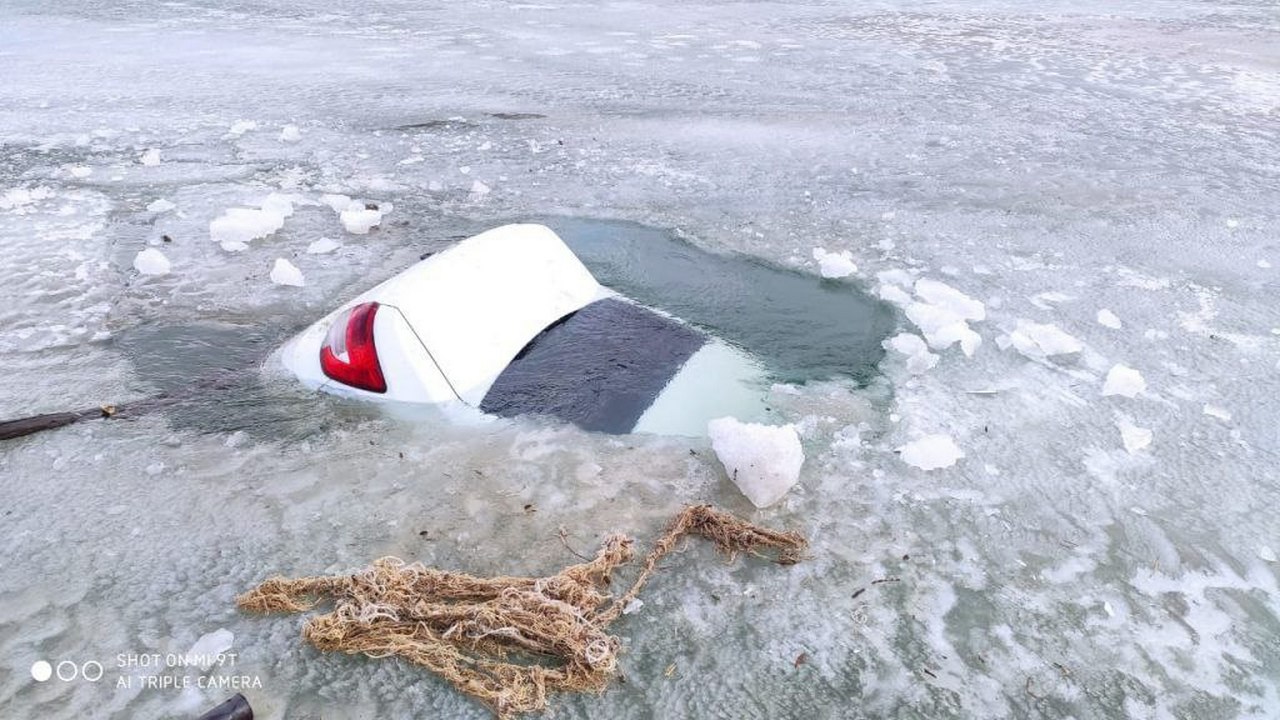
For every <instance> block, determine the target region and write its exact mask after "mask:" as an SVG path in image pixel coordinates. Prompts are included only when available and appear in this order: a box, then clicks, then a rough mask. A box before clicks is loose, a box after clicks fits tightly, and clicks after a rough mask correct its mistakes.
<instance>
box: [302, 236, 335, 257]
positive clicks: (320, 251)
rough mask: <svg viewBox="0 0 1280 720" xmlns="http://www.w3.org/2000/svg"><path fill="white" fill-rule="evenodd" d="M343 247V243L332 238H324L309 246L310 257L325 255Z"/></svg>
mask: <svg viewBox="0 0 1280 720" xmlns="http://www.w3.org/2000/svg"><path fill="white" fill-rule="evenodd" d="M340 247H342V243H340V242H338V241H337V240H334V239H332V238H327V237H322V238H320V239H319V240H316V241H315V242H313V243H311V244H310V245H308V246H307V254H308V255H324V254H325V253H331V252H333V251H334V250H337V249H338V248H340Z"/></svg>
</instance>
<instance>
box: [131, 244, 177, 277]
mask: <svg viewBox="0 0 1280 720" xmlns="http://www.w3.org/2000/svg"><path fill="white" fill-rule="evenodd" d="M170 267H171V266H170V264H169V258H167V257H165V256H164V253H162V252H160V251H159V250H156V249H155V248H147V249H146V250H143V251H142V252H140V253H138V254H137V256H135V257H134V258H133V268H134V269H135V270H137V271H138V272H140V273H142V274H143V275H164V274H166V273H168V272H169V268H170Z"/></svg>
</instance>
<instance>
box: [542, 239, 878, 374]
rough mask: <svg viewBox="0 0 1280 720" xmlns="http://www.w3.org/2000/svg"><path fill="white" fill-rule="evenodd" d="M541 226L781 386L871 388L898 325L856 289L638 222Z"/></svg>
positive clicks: (634, 293) (626, 289) (604, 277)
mask: <svg viewBox="0 0 1280 720" xmlns="http://www.w3.org/2000/svg"><path fill="white" fill-rule="evenodd" d="M537 222H541V223H543V224H545V225H547V226H549V227H551V228H552V229H553V230H555V231H556V233H558V234H559V235H560V237H561V238H563V239H564V241H565V242H566V243H567V244H568V245H569V247H571V248H572V249H573V251H574V252H575V253H576V254H577V255H578V257H579V258H581V259H582V262H583V263H584V264H585V265H586V266H587V267H588V268H589V269H590V270H591V272H592V273H593V274H595V276H596V279H597V280H599V281H600V282H601V283H602V284H604V285H606V286H608V287H610V288H613V289H614V290H617V291H618V292H621V293H622V294H624V295H627V296H628V297H631V298H632V299H634V300H637V301H639V302H641V303H644V304H646V305H649V306H652V307H656V308H659V309H661V310H665V311H666V312H669V313H671V314H673V315H675V316H676V317H679V318H682V319H684V320H686V321H688V322H690V323H693V324H694V325H697V326H699V327H702V328H704V329H706V330H707V331H709V332H710V333H712V334H714V335H716V336H717V337H720V338H721V339H723V340H726V341H728V342H730V343H733V344H735V345H737V346H739V347H741V348H742V349H744V350H746V351H747V352H749V353H751V354H752V355H755V356H756V357H758V358H760V359H761V360H763V361H764V362H765V364H766V365H767V368H768V371H769V373H770V375H771V376H772V377H773V379H774V380H777V381H779V382H801V383H802V382H806V381H811V380H825V379H829V378H833V377H849V378H853V379H854V380H856V381H858V382H859V383H866V382H868V381H869V380H870V379H871V377H872V376H873V375H874V374H875V372H876V366H877V365H878V364H879V362H880V359H881V358H882V357H883V356H884V350H883V348H882V347H881V342H882V341H883V340H884V339H885V337H887V336H888V335H889V333H891V332H893V330H894V327H895V325H896V322H895V318H894V314H893V310H892V309H891V308H890V307H889V306H888V305H887V304H885V303H883V302H881V301H880V300H878V299H876V298H874V297H872V296H870V295H868V294H867V293H866V292H864V291H862V290H861V289H860V288H859V287H858V286H857V285H855V284H853V283H851V282H847V281H843V280H842V281H835V280H823V279H822V278H819V277H817V276H816V275H812V274H806V273H801V272H797V271H794V270H789V269H786V268H782V267H778V266H776V265H771V264H768V263H766V262H764V261H762V260H759V259H757V258H752V257H748V256H744V255H720V254H716V253H712V252H708V251H706V250H703V249H701V248H699V247H697V246H695V245H692V244H690V243H688V242H686V241H684V240H682V239H680V238H678V237H676V236H675V235H674V234H672V233H671V232H669V231H666V230H660V229H657V228H652V227H647V226H644V225H638V224H635V223H628V222H617V221H610V220H593V219H586V218H565V217H550V218H540V219H538V220H537Z"/></svg>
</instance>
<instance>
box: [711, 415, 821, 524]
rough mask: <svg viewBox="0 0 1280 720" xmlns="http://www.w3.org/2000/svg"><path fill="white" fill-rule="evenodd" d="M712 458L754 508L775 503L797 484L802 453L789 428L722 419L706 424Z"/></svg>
mask: <svg viewBox="0 0 1280 720" xmlns="http://www.w3.org/2000/svg"><path fill="white" fill-rule="evenodd" d="M707 436H708V437H710V438H711V447H712V449H713V450H715V453H716V457H718V458H720V463H721V464H722V465H724V470H725V472H726V473H727V474H728V475H729V479H730V480H732V481H733V484H734V485H737V486H738V489H739V490H741V491H742V494H743V495H746V496H747V499H748V500H750V501H751V503H752V504H753V505H755V506H756V507H760V508H762V507H768V506H770V505H773V504H774V503H776V502H778V501H779V500H781V499H782V498H783V496H784V495H786V494H787V491H788V490H790V489H791V488H792V487H793V486H794V485H795V484H796V483H797V482H799V481H800V466H801V465H803V464H804V450H803V449H802V448H801V447H800V435H799V434H798V433H797V432H796V429H795V426H793V425H781V426H773V425H760V424H757V423H744V422H741V421H739V420H737V419H736V418H731V417H724V418H718V419H716V420H712V421H711V422H710V423H708V424H707Z"/></svg>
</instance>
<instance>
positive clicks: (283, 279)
mask: <svg viewBox="0 0 1280 720" xmlns="http://www.w3.org/2000/svg"><path fill="white" fill-rule="evenodd" d="M271 282H273V283H275V284H277V285H289V286H292V287H302V286H304V285H306V284H307V283H306V280H304V279H303V277H302V271H301V270H299V269H298V267H297V266H296V265H294V264H293V263H291V262H289V261H288V260H285V259H284V258H276V264H275V265H274V266H272V268H271Z"/></svg>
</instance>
